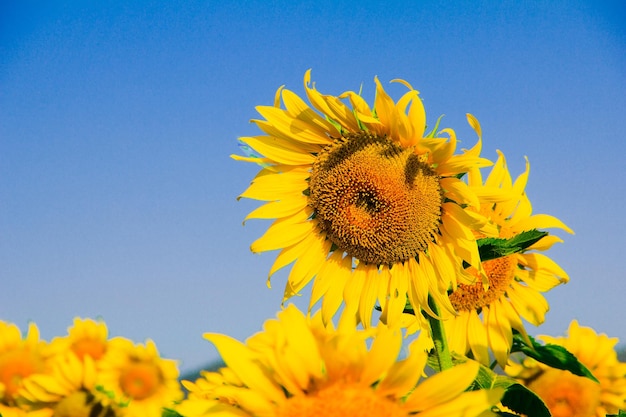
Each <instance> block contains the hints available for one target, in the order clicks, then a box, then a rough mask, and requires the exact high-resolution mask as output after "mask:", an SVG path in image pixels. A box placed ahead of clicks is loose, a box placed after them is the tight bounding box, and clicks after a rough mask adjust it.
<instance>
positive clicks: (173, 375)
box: [98, 337, 182, 417]
mask: <svg viewBox="0 0 626 417" xmlns="http://www.w3.org/2000/svg"><path fill="white" fill-rule="evenodd" d="M98 382H99V384H101V385H102V387H103V389H104V390H105V391H107V392H110V393H112V394H113V396H114V398H115V399H116V400H117V401H120V402H126V401H127V402H128V404H127V406H126V407H124V410H123V413H124V416H126V417H157V416H161V412H162V408H163V407H166V406H170V405H171V404H172V403H173V402H174V401H177V400H179V399H181V398H182V390H181V388H180V384H179V383H178V367H177V365H176V362H175V361H173V360H171V359H163V358H161V357H160V356H159V352H158V351H157V348H156V345H155V344H154V342H152V341H151V340H148V341H147V342H146V344H145V345H141V344H134V343H133V342H131V341H130V340H128V339H125V338H121V337H116V338H113V339H110V340H109V349H108V350H107V353H106V355H105V357H104V359H103V360H102V362H101V363H100V373H99V378H98Z"/></svg>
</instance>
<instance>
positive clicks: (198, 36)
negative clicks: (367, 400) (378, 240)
mask: <svg viewBox="0 0 626 417" xmlns="http://www.w3.org/2000/svg"><path fill="white" fill-rule="evenodd" d="M524 3H525V4H526V5H525V6H522V5H521V2H517V1H504V2H502V1H492V2H432V1H405V2H363V1H360V2H356V1H355V2H345V1H308V2H292V1H249V2H233V1H191V2H161V1H152V2H141V1H137V2H126V1H123V2H121V1H120V2H117V1H107V2H100V1H74V2H62V1H58V2H57V1H54V2H43V1H42V2H39V3H38V2H31V1H13V2H3V3H2V6H0V319H4V320H8V321H12V322H15V323H16V324H18V325H19V326H20V327H21V328H22V329H25V328H26V325H27V323H28V321H29V320H34V321H35V322H36V323H37V324H38V325H39V327H40V329H41V332H42V336H43V337H44V338H46V339H49V338H51V337H53V336H56V335H62V334H65V331H66V328H67V326H69V325H70V324H71V322H72V318H73V317H74V316H82V317H86V316H89V317H98V316H101V317H102V318H104V320H105V321H106V323H107V324H108V326H109V329H110V332H111V334H112V335H122V336H126V337H128V338H131V339H133V340H135V341H137V342H139V341H143V340H144V339H145V338H152V339H154V340H155V342H156V343H157V346H158V347H159V348H160V351H161V352H162V354H163V355H165V356H167V357H171V358H176V359H180V360H181V361H182V364H181V368H182V369H183V370H189V369H192V368H194V367H196V366H198V365H201V364H204V363H205V362H208V361H210V360H213V359H215V358H216V353H215V350H214V349H213V347H212V346H211V345H210V344H209V343H208V342H206V341H204V340H203V339H202V337H201V335H202V333H203V332H207V331H213V332H224V333H228V334H230V335H232V336H234V337H237V338H239V339H244V338H245V337H247V336H249V335H250V334H252V333H253V332H255V331H257V330H259V329H260V326H261V324H262V322H263V320H264V319H266V318H268V317H271V316H273V315H274V314H275V312H276V311H277V310H278V308H279V302H280V299H281V296H282V291H283V286H284V284H285V279H286V276H285V274H282V275H281V274H278V275H277V276H275V278H274V286H273V288H272V289H271V290H269V289H267V288H266V287H265V278H266V274H267V272H268V270H269V267H270V265H271V263H272V262H273V260H274V254H262V255H253V254H252V253H250V252H249V245H250V243H251V242H252V241H253V240H254V239H255V238H256V237H258V236H260V235H261V233H262V232H263V230H265V228H266V227H267V223H265V222H262V221H256V222H255V221H251V222H249V223H247V224H246V226H242V224H241V222H242V219H243V218H244V217H245V215H246V214H247V213H248V212H249V211H250V210H251V209H253V208H254V207H256V206H257V205H258V204H256V203H255V202H253V201H236V196H237V195H238V194H239V193H241V192H242V191H243V190H244V189H245V188H246V186H247V184H248V183H249V181H250V179H251V177H252V176H253V175H254V174H255V172H256V168H255V167H253V166H251V165H248V164H244V163H237V162H235V161H233V160H231V159H230V158H229V155H230V154H232V153H238V152H239V150H238V147H237V138H238V137H240V136H246V135H254V134H256V133H257V130H256V128H255V126H254V125H252V124H250V123H249V120H250V119H252V118H255V117H257V114H256V112H255V110H254V107H255V106H256V105H260V104H271V103H272V102H273V98H274V92H275V90H276V88H278V87H279V86H280V85H282V84H285V85H286V86H287V88H289V89H292V90H294V91H295V92H297V93H299V94H302V93H303V87H302V78H303V75H304V72H305V70H306V69H308V68H312V69H313V79H314V80H315V81H316V82H317V86H318V88H319V89H320V90H321V91H323V92H326V93H329V94H339V93H341V92H343V91H345V90H347V89H352V90H358V89H359V87H360V86H361V85H363V88H364V89H363V92H364V95H365V97H366V98H367V99H368V101H369V102H371V101H372V99H373V91H374V88H373V85H374V84H373V78H374V76H376V75H377V76H378V77H379V78H380V79H381V81H383V82H384V83H385V85H388V84H387V82H388V81H389V80H391V79H394V78H404V79H406V80H407V81H409V82H410V83H411V84H412V85H413V86H414V87H415V88H416V89H418V90H420V92H421V95H422V97H423V100H424V102H425V105H426V111H427V116H428V119H429V121H430V123H433V122H434V120H436V118H437V117H438V116H439V115H441V114H444V113H445V114H446V117H445V118H444V122H443V125H444V126H445V127H452V128H454V129H456V130H457V133H458V135H459V137H460V138H461V139H462V140H463V146H471V145H472V144H473V143H474V142H475V136H474V135H473V132H472V131H471V129H470V128H469V127H468V126H467V125H466V122H465V113H467V112H471V113H473V114H475V115H476V116H477V117H478V119H479V120H480V121H481V123H482V126H483V132H484V154H485V155H486V156H487V157H489V158H492V159H495V157H496V152H495V150H496V149H501V150H503V151H504V152H505V154H506V156H507V158H508V160H509V163H510V166H511V169H512V170H513V172H514V174H515V175H517V174H518V173H520V172H521V171H522V169H523V164H524V162H523V161H524V156H528V157H529V159H530V162H531V176H530V182H529V185H528V188H527V191H528V194H529V196H530V198H531V201H532V202H533V205H534V208H535V212H537V213H548V214H552V215H555V216H557V217H559V218H561V219H562V220H563V221H565V222H566V223H567V224H568V225H569V226H571V227H572V228H573V229H574V230H575V232H576V235H575V236H569V235H565V236H564V238H565V243H564V244H560V245H559V246H558V247H557V248H555V249H553V250H552V251H551V256H552V257H553V258H554V259H555V260H557V261H558V262H559V263H560V264H561V265H562V266H563V267H564V268H565V269H566V270H567V271H568V272H569V274H570V276H571V282H570V283H569V284H567V285H566V286H562V287H559V288H556V289H555V290H553V291H551V292H550V293H548V294H547V299H548V301H549V302H550V304H551V311H550V312H549V313H548V316H547V321H546V323H545V324H544V325H543V326H541V327H540V328H534V327H533V326H530V325H529V326H528V327H529V331H530V332H531V334H542V333H550V334H561V333H562V332H564V331H565V330H566V328H567V325H568V324H569V322H570V320H571V319H573V318H576V319H578V320H579V321H580V322H581V324H583V325H589V326H593V327H594V328H596V329H597V330H598V331H599V332H605V333H608V334H609V335H611V336H617V337H620V338H621V339H622V342H624V343H626V321H625V320H624V317H623V306H624V303H623V301H622V299H623V297H624V294H626V278H625V276H624V272H623V269H622V268H623V264H624V253H625V250H626V238H625V236H626V220H625V218H626V217H625V216H624V213H623V207H624V202H625V197H624V193H625V191H626V187H625V186H624V162H623V160H624V155H625V154H626V140H625V139H624V132H626V25H624V22H625V21H626V10H625V8H624V6H623V2H621V3H622V5H620V4H619V3H620V2H612V3H611V2H596V1H588V2H580V1H545V2H524ZM389 90H390V92H391V94H392V95H394V94H395V97H396V98H397V97H398V94H399V93H400V92H401V91H403V90H402V88H400V86H395V85H392V86H389ZM306 299H308V289H307V290H306V292H305V293H304V297H302V299H301V300H300V302H299V303H298V304H299V305H303V304H304V303H303V302H302V301H306Z"/></svg>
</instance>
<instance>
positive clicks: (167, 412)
mask: <svg viewBox="0 0 626 417" xmlns="http://www.w3.org/2000/svg"><path fill="white" fill-rule="evenodd" d="M161 417H182V416H181V415H180V414H178V412H176V411H174V410H172V409H170V408H164V409H163V412H162V414H161Z"/></svg>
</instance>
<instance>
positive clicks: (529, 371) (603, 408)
mask: <svg viewBox="0 0 626 417" xmlns="http://www.w3.org/2000/svg"><path fill="white" fill-rule="evenodd" d="M539 338H540V339H541V340H543V341H544V342H546V343H551V344H555V345H559V346H563V347H565V348H566V349H567V350H568V351H569V352H571V353H572V354H573V355H574V356H576V358H577V359H578V360H579V361H580V362H581V363H582V364H583V365H585V366H586V367H587V368H588V369H589V370H590V371H591V373H592V374H593V375H594V376H595V377H596V379H597V380H598V381H599V383H596V382H594V381H592V380H590V379H588V378H585V377H581V376H576V375H574V374H572V373H570V372H569V371H562V370H558V369H553V368H550V367H548V366H546V365H544V364H542V363H539V362H537V361H535V360H533V359H531V358H526V359H525V360H524V361H523V362H522V364H513V363H510V366H509V367H507V368H506V371H507V373H509V374H510V375H512V376H514V377H516V378H518V379H519V380H520V381H521V382H522V383H524V384H525V385H526V386H527V387H528V388H530V389H531V390H533V391H534V392H535V393H536V394H537V395H539V396H540V397H541V398H542V399H543V401H544V402H545V403H546V406H547V407H548V408H549V409H550V413H551V414H552V416H553V417H594V416H595V417H605V416H606V415H607V414H617V412H618V410H620V409H621V410H624V409H626V363H623V362H619V360H618V358H617V353H616V352H615V345H616V344H617V343H618V339H617V338H609V337H608V336H607V335H605V334H597V333H596V332H595V331H594V330H593V329H592V328H590V327H582V326H580V325H579V324H578V322H577V321H576V320H573V321H572V322H571V323H570V326H569V329H568V336H567V337H550V336H539Z"/></svg>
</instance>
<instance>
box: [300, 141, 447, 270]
mask: <svg viewBox="0 0 626 417" xmlns="http://www.w3.org/2000/svg"><path fill="white" fill-rule="evenodd" d="M309 203H310V205H311V206H312V207H313V209H314V210H315V216H316V219H317V220H318V222H319V227H320V228H321V229H322V231H324V232H326V234H327V237H328V238H329V239H330V240H331V241H332V242H333V243H334V244H335V246H336V247H337V248H338V249H339V250H341V251H344V252H346V253H348V254H349V255H350V256H353V257H355V258H357V259H358V260H360V261H362V262H367V263H371V264H376V265H381V264H393V263H395V262H402V261H405V260H407V259H410V258H412V257H415V256H416V255H417V254H418V253H420V252H423V251H424V250H426V249H427V248H428V244H429V243H430V242H432V241H433V239H434V236H435V235H436V233H437V232H438V230H439V223H440V218H441V203H442V190H441V187H440V185H439V176H438V175H437V174H436V173H435V172H434V171H433V170H432V169H431V168H430V166H429V165H428V164H427V163H426V162H424V161H423V160H421V159H420V157H419V156H417V155H415V154H414V153H413V149H412V148H403V147H401V146H399V145H396V144H395V143H393V142H391V141H390V140H389V139H387V138H385V137H381V136H377V135H374V134H370V133H367V132H361V133H356V134H350V135H347V136H345V137H342V138H341V139H339V140H337V142H335V143H334V144H332V145H330V146H328V147H327V148H325V149H324V150H323V151H322V152H321V153H320V154H319V155H318V157H317V160H316V161H315V163H314V164H313V169H312V172H311V178H310V182H309Z"/></svg>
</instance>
